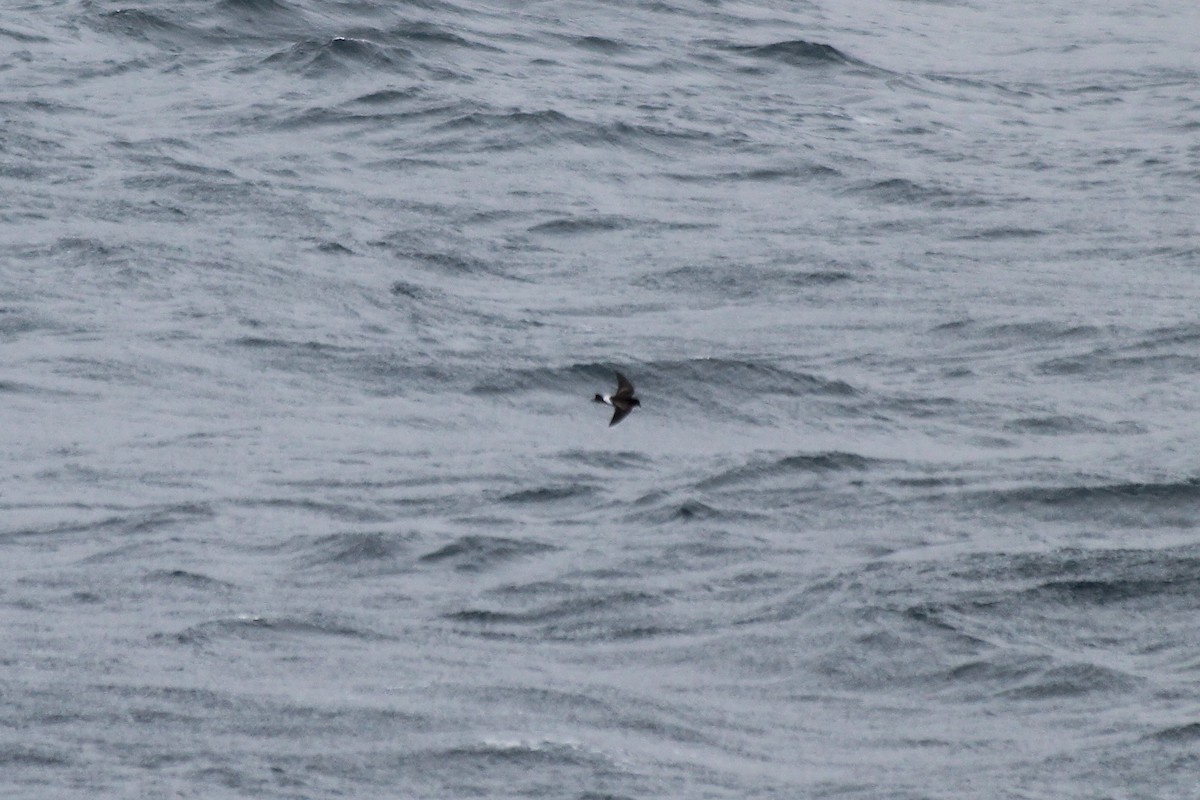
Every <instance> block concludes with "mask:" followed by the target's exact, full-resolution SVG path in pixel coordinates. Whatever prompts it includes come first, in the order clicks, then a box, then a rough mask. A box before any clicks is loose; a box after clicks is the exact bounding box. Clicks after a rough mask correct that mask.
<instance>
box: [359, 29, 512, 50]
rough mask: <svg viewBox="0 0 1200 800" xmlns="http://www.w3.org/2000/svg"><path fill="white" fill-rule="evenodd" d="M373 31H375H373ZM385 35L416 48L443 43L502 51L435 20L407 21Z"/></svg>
mask: <svg viewBox="0 0 1200 800" xmlns="http://www.w3.org/2000/svg"><path fill="white" fill-rule="evenodd" d="M372 33H375V32H374V31H372ZM375 35H378V34H377V33H376V34H375ZM383 36H384V38H386V39H387V40H388V41H389V42H391V41H397V42H401V43H404V44H411V45H413V46H414V48H415V47H416V46H418V45H442V46H449V47H461V48H466V49H468V50H471V51H472V52H476V53H477V52H481V51H486V52H493V53H495V52H500V49H499V48H497V47H493V46H492V45H489V44H487V43H486V42H481V41H479V40H477V39H476V40H471V39H467V38H465V37H464V36H461V35H459V34H458V33H455V32H454V31H453V30H451V29H449V28H447V27H445V26H442V25H438V24H436V23H433V22H406V23H404V24H403V25H400V26H397V27H394V28H389V29H388V30H387V31H385V32H384V34H383Z"/></svg>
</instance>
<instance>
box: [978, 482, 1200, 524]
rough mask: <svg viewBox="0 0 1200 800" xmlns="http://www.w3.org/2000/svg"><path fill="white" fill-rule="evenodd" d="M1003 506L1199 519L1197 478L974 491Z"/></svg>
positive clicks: (1081, 514)
mask: <svg viewBox="0 0 1200 800" xmlns="http://www.w3.org/2000/svg"><path fill="white" fill-rule="evenodd" d="M977 496H978V498H979V499H980V500H981V501H983V502H984V503H986V504H987V505H991V506H994V507H998V508H1003V509H1019V510H1049V511H1061V512H1070V513H1074V514H1078V515H1079V518H1080V519H1083V520H1086V519H1090V518H1092V517H1093V516H1094V515H1095V514H1096V513H1100V512H1104V513H1105V514H1106V516H1107V517H1111V514H1112V512H1119V511H1127V512H1130V514H1131V515H1132V516H1131V521H1136V520H1138V519H1144V520H1146V521H1150V520H1152V519H1157V518H1160V517H1161V516H1162V515H1164V514H1166V513H1170V512H1184V514H1183V516H1182V517H1181V524H1182V522H1183V520H1187V519H1190V520H1192V521H1193V522H1194V521H1196V520H1200V478H1188V479H1184V480H1180V481H1169V482H1147V483H1140V482H1130V483H1112V484H1095V485H1077V486H1057V487H1036V486H1030V487H1025V488H1019V489H1001V490H995V491H989V492H983V493H980V494H978V495H977Z"/></svg>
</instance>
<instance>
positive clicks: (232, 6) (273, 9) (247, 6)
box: [217, 0, 293, 15]
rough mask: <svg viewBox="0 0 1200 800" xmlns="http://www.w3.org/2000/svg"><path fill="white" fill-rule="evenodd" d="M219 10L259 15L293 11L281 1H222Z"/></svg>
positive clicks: (218, 4)
mask: <svg viewBox="0 0 1200 800" xmlns="http://www.w3.org/2000/svg"><path fill="white" fill-rule="evenodd" d="M217 8H218V9H219V10H221V11H223V12H234V13H249V14H253V15H259V14H290V13H293V10H292V8H291V7H290V6H288V5H287V4H286V3H282V2H280V0H220V2H219V3H217Z"/></svg>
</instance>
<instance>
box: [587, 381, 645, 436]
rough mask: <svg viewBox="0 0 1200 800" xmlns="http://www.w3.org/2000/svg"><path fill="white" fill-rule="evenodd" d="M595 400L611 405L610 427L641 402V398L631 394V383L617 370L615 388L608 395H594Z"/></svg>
mask: <svg viewBox="0 0 1200 800" xmlns="http://www.w3.org/2000/svg"><path fill="white" fill-rule="evenodd" d="M595 402H597V403H604V404H605V405H607V406H612V407H613V415H612V421H611V422H609V423H608V427H610V428H611V427H612V426H613V425H616V424H617V423H618V422H620V421H621V420H623V419H625V417H627V416H629V412H630V411H632V410H633V409H634V408H635V407H637V406H640V405H641V404H642V401H641V400H638V399H637V398H636V397H634V396H633V384H632V383H630V382H629V379H628V378H626V377H625V376H624V375H622V374H621V373H619V372H618V373H617V390H616V391H615V392H613V393H612V394H609V395H603V394H598V395H596V397H595Z"/></svg>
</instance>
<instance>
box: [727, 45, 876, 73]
mask: <svg viewBox="0 0 1200 800" xmlns="http://www.w3.org/2000/svg"><path fill="white" fill-rule="evenodd" d="M714 44H716V45H717V47H719V48H720V49H723V50H726V51H729V52H732V53H738V54H741V55H746V56H750V57H752V58H757V59H762V60H766V61H773V62H776V63H779V64H787V65H790V66H794V67H820V66H830V65H839V64H859V63H861V62H859V61H857V60H855V59H853V58H850V57H849V56H847V55H846V54H845V53H843V52H842V51H841V50H838V49H837V48H836V47H834V46H832V45H828V44H824V43H822V42H809V41H805V40H803V39H793V40H789V41H781V42H772V43H770V44H762V45H744V44H728V43H720V42H715V43H714Z"/></svg>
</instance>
